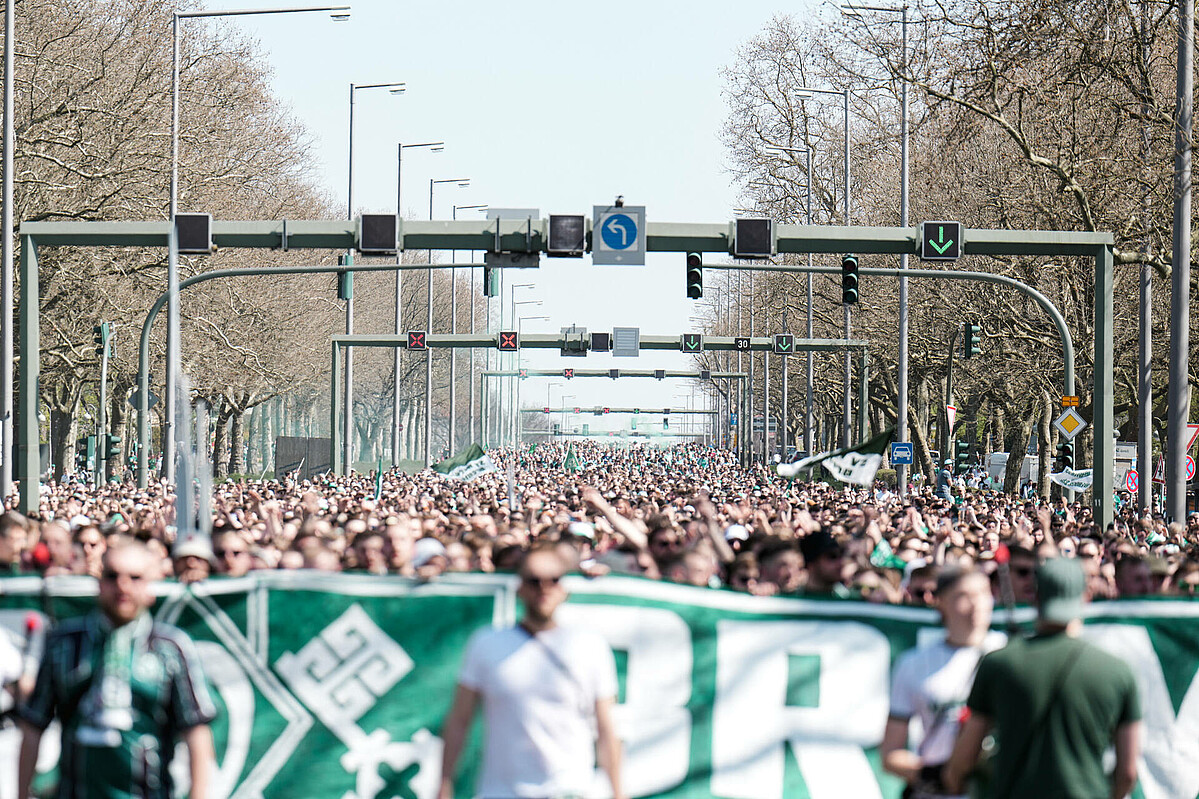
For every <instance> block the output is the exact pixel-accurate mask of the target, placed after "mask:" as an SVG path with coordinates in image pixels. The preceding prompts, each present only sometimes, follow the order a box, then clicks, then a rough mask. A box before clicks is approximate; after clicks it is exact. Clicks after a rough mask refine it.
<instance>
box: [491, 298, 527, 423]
mask: <svg viewBox="0 0 1199 799" xmlns="http://www.w3.org/2000/svg"><path fill="white" fill-rule="evenodd" d="M501 277H502V275H501ZM531 288H533V284H532V283H513V284H512V285H510V286H508V302H509V304H510V306H511V307H510V308H509V311H510V313H509V315H508V319H509V323H510V324H515V322H516V290H517V289H531ZM499 305H500V326H499V329H500V330H503V329H504V297H503V295H502V294H501V295H500V297H499ZM504 361H505V358H504V353H502V352H501V353H497V359H496V363H497V364H498V365H499V368H500V369H503V368H504ZM507 363H508V367H509V369H511V368H512V358H511V356H510V355H509V357H508V358H507ZM510 380H511V378H510ZM505 395H506V396H505ZM515 397H516V388H515V385H514V384H513V383H511V382H509V384H508V386H507V389H506V390H505V386H504V382H503V378H501V379H500V401H499V402H498V403H497V405H498V407H497V409H496V410H497V415H496V427H497V429H498V430H499V431H500V446H503V445H504V441H505V439H507V438H508V437H509V436H510V435H511V433H512V431H513V430H514V429H515V428H514V427H513V425H512V420H511V407H509V417H508V418H505V416H504V405H505V400H507V403H506V404H507V405H509V406H511V405H512V401H513V399H514V398H515Z"/></svg>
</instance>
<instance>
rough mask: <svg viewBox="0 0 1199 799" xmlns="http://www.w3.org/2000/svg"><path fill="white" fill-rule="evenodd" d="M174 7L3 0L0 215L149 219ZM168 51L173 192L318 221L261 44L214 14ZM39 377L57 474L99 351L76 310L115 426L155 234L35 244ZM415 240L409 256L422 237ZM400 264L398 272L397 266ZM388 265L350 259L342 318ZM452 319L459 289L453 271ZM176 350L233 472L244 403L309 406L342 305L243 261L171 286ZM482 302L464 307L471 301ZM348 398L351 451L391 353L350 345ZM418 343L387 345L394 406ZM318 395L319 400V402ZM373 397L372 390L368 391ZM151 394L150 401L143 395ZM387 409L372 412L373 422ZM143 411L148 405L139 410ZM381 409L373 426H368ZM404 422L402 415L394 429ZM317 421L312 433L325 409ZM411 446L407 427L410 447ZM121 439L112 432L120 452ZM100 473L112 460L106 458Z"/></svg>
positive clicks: (443, 297)
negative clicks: (8, 195)
mask: <svg viewBox="0 0 1199 799" xmlns="http://www.w3.org/2000/svg"><path fill="white" fill-rule="evenodd" d="M190 5H191V4H190V3H189V2H188V0H183V3H182V5H176V4H172V3H166V4H164V3H160V2H152V1H151V0H25V2H23V3H21V4H20V5H19V6H18V7H17V9H16V14H17V28H16V31H17V36H18V39H19V40H18V41H17V42H16V53H17V59H16V71H15V74H14V78H15V85H16V113H15V123H16V150H15V153H14V158H15V170H14V171H15V206H16V207H15V209H14V216H15V219H16V220H18V222H20V221H33V220H82V221H93V220H106V221H113V220H145V219H165V218H166V216H167V213H168V192H169V181H170V168H171V164H170V110H171V36H170V30H171V20H172V14H173V12H175V11H176V10H178V9H180V8H181V7H190ZM181 46H182V50H181V58H180V86H181V91H180V97H181V124H180V159H179V174H180V178H179V208H180V209H181V210H184V211H206V212H210V213H212V214H213V216H214V218H217V219H284V218H292V219H321V218H331V217H333V216H338V215H340V214H341V213H344V211H343V209H342V208H341V207H339V204H338V202H337V201H336V200H335V199H334V198H331V197H329V196H327V195H326V194H325V193H324V192H323V191H322V190H321V189H320V188H319V185H318V183H317V181H316V179H315V171H314V166H315V156H314V153H313V149H312V142H311V140H310V138H309V136H308V134H307V133H306V131H305V129H304V127H303V126H302V125H301V124H300V123H299V122H298V121H297V120H295V119H294V118H292V117H291V116H290V115H289V113H288V112H287V110H286V109H285V108H284V107H283V106H282V105H281V104H280V103H279V102H278V101H277V100H276V98H274V97H273V96H272V95H271V92H270V88H269V77H270V75H269V70H268V68H267V67H266V66H265V63H266V62H265V59H263V58H262V53H261V50H260V48H259V47H258V46H257V45H256V44H255V43H254V42H253V41H251V40H250V39H248V38H246V37H244V36H241V35H239V34H238V33H237V32H236V30H235V29H234V28H232V27H230V26H228V25H224V24H220V23H214V24H210V25H195V26H192V27H191V28H189V30H188V34H187V36H185V37H182V43H181ZM40 255H41V258H40V273H39V279H40V281H41V284H40V286H41V292H42V294H41V298H40V307H41V325H42V327H41V337H42V368H43V371H42V375H41V394H42V401H43V403H44V405H45V408H46V411H47V413H46V414H45V416H46V425H45V429H46V430H47V434H48V436H49V439H50V443H51V451H52V458H53V462H54V464H55V473H56V476H61V475H62V472H63V470H64V468H65V467H67V465H68V464H69V462H70V455H69V453H70V449H71V442H72V441H73V440H74V438H75V437H76V436H77V435H84V434H86V433H88V432H91V431H90V430H86V431H85V430H84V429H83V428H82V426H81V424H80V422H81V420H82V419H81V417H82V416H83V414H84V412H85V411H88V410H89V404H90V405H91V410H94V403H95V402H96V397H98V394H99V392H98V385H97V384H98V378H99V362H98V357H97V356H96V354H95V351H94V348H93V346H92V336H91V328H92V326H93V325H95V324H97V323H98V322H100V321H101V320H104V321H108V322H110V323H111V325H112V327H113V329H114V331H115V333H114V339H113V342H114V347H113V360H112V364H111V367H110V381H111V382H110V384H109V397H110V398H111V399H110V404H109V408H108V419H109V425H110V430H111V431H112V432H115V433H117V434H118V435H122V436H123V438H124V439H125V441H126V442H128V441H129V439H130V434H131V433H132V431H133V429H134V428H133V426H132V422H133V420H132V419H131V418H130V417H131V416H132V414H131V408H130V406H129V405H128V404H127V401H126V400H127V397H128V394H129V391H130V390H131V389H132V388H133V387H134V385H135V384H136V375H137V368H138V363H137V361H138V352H137V342H138V338H139V336H140V331H141V326H142V323H143V320H144V319H145V315H146V312H147V310H148V308H149V307H150V305H151V304H152V303H153V301H154V300H155V299H156V298H157V297H158V296H159V295H160V294H161V293H162V292H163V291H164V290H165V288H166V263H165V252H164V251H162V250H151V249H133V248H130V249H108V250H99V249H73V248H53V249H46V250H44V251H43V252H42V253H41V254H40ZM422 255H423V254H422ZM335 257H336V254H335V253H332V252H312V251H307V252H304V253H285V252H263V251H255V253H254V255H253V258H254V259H255V260H254V263H255V265H261V266H281V265H287V264H295V263H301V262H303V263H313V262H318V263H329V264H332V263H335V260H334V259H335ZM245 259H246V256H245V254H244V253H240V252H238V253H233V252H218V253H216V254H213V255H211V256H204V257H198V258H191V259H184V262H183V264H182V267H181V271H182V273H183V276H185V277H186V276H187V275H189V274H194V273H197V272H200V271H207V270H212V269H219V268H226V267H231V266H244V265H246V260H245ZM409 274H413V273H409ZM393 279H394V278H393V276H392V275H391V274H387V275H383V274H374V275H369V276H368V275H365V274H363V273H359V275H358V280H357V281H356V282H357V286H356V304H357V309H358V310H357V316H358V318H357V320H356V331H357V332H391V329H392V315H393V309H394V284H393V283H392V281H393ZM459 282H460V286H459V297H460V305H459V318H460V319H464V318H467V315H468V314H469V313H470V308H471V305H472V304H475V305H476V306H479V307H481V300H480V299H479V298H478V297H471V296H470V295H469V290H468V289H467V288H465V287H466V286H467V285H469V284H468V282H467V279H466V278H465V277H464V275H459ZM449 287H450V280H449V278H448V277H447V276H446V275H444V274H438V275H437V276H436V280H435V281H434V294H433V303H434V308H435V312H436V320H437V321H436V326H437V329H438V330H442V329H448V315H449V310H448V309H449ZM426 301H427V295H426V292H425V289H424V280H423V276H422V277H421V279H419V280H415V279H410V280H409V285H408V287H407V288H406V290H405V308H404V317H403V318H404V320H405V326H408V327H420V328H423V327H424V323H423V319H424V315H425V304H426ZM181 311H182V317H183V318H182V341H181V343H182V352H183V359H184V360H183V367H184V370H185V372H186V374H187V375H188V376H189V378H190V381H191V385H192V389H193V397H194V398H203V399H205V400H207V401H208V402H209V403H210V405H211V407H212V408H213V414H212V418H213V421H214V425H215V431H214V436H213V439H214V446H215V449H216V452H215V456H216V457H215V458H214V460H215V462H216V469H217V473H218V475H221V474H224V473H226V472H239V471H243V469H244V463H243V452H244V449H245V448H244V446H243V439H244V436H245V431H244V425H243V417H244V415H245V414H246V413H247V412H248V411H250V410H251V409H252V408H255V407H256V406H259V405H261V404H262V403H264V402H266V401H268V400H270V399H272V398H274V397H279V396H284V395H286V396H293V395H294V396H296V397H304V398H306V399H305V400H304V401H305V402H307V403H309V404H311V406H312V408H311V413H312V414H313V416H314V417H315V418H318V419H322V420H323V419H327V407H328V399H327V394H328V386H329V349H328V337H329V335H330V334H332V333H336V332H341V330H343V329H344V328H343V325H344V321H343V318H344V310H343V306H342V304H341V303H340V302H339V301H338V300H337V299H336V288H335V283H334V279H333V278H332V277H329V276H325V277H321V276H309V277H301V276H292V277H287V278H285V279H279V278H262V277H246V278H237V279H228V280H222V281H211V282H206V283H203V284H200V285H197V286H196V287H194V288H191V289H189V290H188V291H187V292H185V294H184V296H183V299H182V302H181ZM482 313H483V311H482V310H476V314H477V315H481V314H482ZM164 338H165V322H164V321H160V323H159V324H158V325H156V327H155V330H154V331H153V336H152V339H151V342H152V346H151V351H152V364H151V368H152V373H153V374H154V375H156V376H159V377H156V378H155V379H154V381H153V385H155V386H156V388H155V390H156V392H158V393H161V390H160V389H158V388H157V386H159V385H160V384H161V378H160V376H161V375H162V373H163V371H164V364H163V358H164V352H165V341H164ZM358 358H359V361H358V362H359V364H360V365H359V368H358V370H357V373H356V399H355V412H356V414H357V413H361V419H362V420H363V421H362V425H361V428H362V429H360V436H361V443H360V445H359V450H360V451H361V452H363V453H371V454H375V453H378V452H379V451H380V442H381V441H383V440H385V441H388V442H389V441H390V418H391V413H390V403H391V396H392V391H393V388H392V387H393V386H394V384H395V380H396V376H395V374H394V370H393V368H392V366H391V363H392V359H391V354H390V352H387V353H384V352H382V351H377V350H376V351H365V352H360V353H359V355H358ZM442 360H443V359H440V358H439V359H437V360H436V362H435V364H436V367H437V368H436V370H435V373H434V387H435V389H436V391H435V394H434V406H435V410H440V409H441V408H442V407H443V406H444V405H445V404H446V400H447V397H448V390H447V385H448V369H447V368H446V366H445V364H444V363H443V362H442ZM423 371H424V366H423V361H421V362H418V359H416V358H408V359H405V367H404V369H403V371H402V373H401V374H400V375H399V381H400V391H399V394H400V399H401V403H402V405H403V407H404V409H405V410H404V413H405V414H408V415H412V414H413V413H414V412H415V408H416V407H417V405H418V403H423ZM321 403H323V407H324V412H321V409H320V408H319V407H318V406H320V405H321ZM384 405H385V406H386V408H384ZM160 409H161V406H160V407H159V408H156V412H157V411H158V410H160ZM384 420H385V421H384ZM155 421H157V420H155ZM384 427H385V428H386V429H384ZM418 427H419V425H416V424H410V425H407V426H406V429H407V431H408V434H409V435H411V433H412V431H415V430H416V429H417V428H418ZM321 432H323V433H326V434H327V432H328V431H327V423H325V424H324V426H323V428H322V429H321ZM414 446H415V444H414V443H413V440H409V441H408V442H407V444H406V447H407V450H408V451H409V452H412V451H414ZM127 451H128V450H127ZM110 468H111V469H113V470H114V471H116V470H118V469H119V468H120V464H117V463H110Z"/></svg>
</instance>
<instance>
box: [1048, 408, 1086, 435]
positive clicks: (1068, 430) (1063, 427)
mask: <svg viewBox="0 0 1199 799" xmlns="http://www.w3.org/2000/svg"><path fill="white" fill-rule="evenodd" d="M1053 426H1054V427H1056V428H1057V429H1058V431H1059V432H1060V433H1061V434H1062V435H1063V436H1065V437H1066V440H1071V439H1073V438H1074V437H1075V436H1076V435H1078V434H1079V433H1081V432H1082V429H1083V428H1084V427H1086V426H1087V422H1086V420H1085V419H1083V418H1082V417H1081V416H1079V415H1078V411H1076V410H1074V409H1073V408H1067V409H1066V412H1065V413H1063V414H1062V415H1061V416H1059V417H1057V418H1056V419H1054V420H1053Z"/></svg>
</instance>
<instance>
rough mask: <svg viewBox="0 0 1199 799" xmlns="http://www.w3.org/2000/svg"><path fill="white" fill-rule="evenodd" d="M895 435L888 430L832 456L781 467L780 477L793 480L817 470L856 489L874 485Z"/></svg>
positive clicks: (818, 456)
mask: <svg viewBox="0 0 1199 799" xmlns="http://www.w3.org/2000/svg"><path fill="white" fill-rule="evenodd" d="M894 435H895V428H894V427H888V428H887V429H886V430H884V431H883V432H881V433H879V434H878V435H877V436H875V437H874V438H872V439H870V440H869V441H867V442H865V443H863V444H859V445H858V446H856V447H846V448H845V449H837V450H833V451H832V452H822V453H820V454H819V455H813V456H812V457H810V458H804V459H803V460H801V461H796V462H795V463H780V464H779V465H778V469H777V471H778V474H779V476H780V477H787V478H794V477H795V476H796V475H798V474H800V473H801V472H806V471H807V470H809V469H812V468H814V467H816V466H819V467H821V468H823V469H824V470H825V471H826V472H828V473H829V475H830V476H832V478H833V479H834V480H837V481H838V482H842V483H854V484H856V485H864V486H868V485H874V475H875V473H876V472H877V471H878V468H879V467H880V466H882V465H883V453H884V452H886V451H887V445H888V444H890V443H891V438H892V437H893V436H894Z"/></svg>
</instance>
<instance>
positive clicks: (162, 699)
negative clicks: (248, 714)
mask: <svg viewBox="0 0 1199 799" xmlns="http://www.w3.org/2000/svg"><path fill="white" fill-rule="evenodd" d="M157 577H158V563H157V561H156V559H155V558H154V557H153V555H152V554H151V553H150V551H149V550H148V549H147V548H146V547H145V546H144V545H143V544H141V543H139V542H137V541H133V540H132V539H130V540H128V541H123V542H120V543H118V544H117V545H115V546H113V547H110V548H109V549H108V551H107V552H106V553H105V555H104V561H103V571H102V573H101V575H100V593H99V597H98V600H97V605H98V608H97V609H96V610H94V611H93V612H91V613H90V614H88V615H86V616H83V617H81V618H76V619H69V620H67V621H65V622H62V623H61V624H59V625H58V627H57V628H56V629H55V630H53V631H52V632H51V633H50V634H49V635H48V636H47V639H46V648H45V654H44V655H43V657H42V662H41V666H40V668H39V670H38V676H37V683H36V686H35V687H34V689H33V693H32V694H31V695H30V696H29V697H28V698H27V699H26V701H25V702H24V703H23V704H22V705H21V706H20V708H19V709H18V716H19V718H20V721H21V728H22V730H23V733H24V739H23V741H22V744H21V760H20V775H19V784H18V791H19V793H18V796H19V797H20V799H27V797H28V795H29V784H30V780H31V779H32V777H33V770H34V766H35V765H36V763H37V752H38V747H39V745H40V743H41V737H42V732H43V731H44V730H45V729H46V727H47V726H48V725H49V724H50V722H51V720H53V719H54V718H55V717H57V718H58V719H59V721H61V722H62V756H61V758H60V759H59V763H58V767H59V777H60V779H59V786H58V797H59V798H60V799H85V798H87V799H90V798H91V797H97V798H101V799H118V798H121V799H123V798H124V797H134V796H136V797H139V798H140V797H144V799H169V798H170V797H171V796H172V790H171V788H172V786H171V778H170V774H169V771H168V767H169V766H170V763H171V758H172V756H173V755H174V751H175V743H176V740H177V739H181V740H182V741H183V742H185V743H186V744H187V748H188V752H189V761H190V762H189V765H190V771H191V797H192V799H202V798H203V797H205V796H207V793H208V785H209V781H210V777H211V772H212V770H213V760H214V758H213V745H212V734H211V732H210V730H209V727H208V725H209V723H210V722H211V721H212V720H213V718H214V717H215V716H216V710H215V707H214V705H213V703H212V698H211V697H210V696H209V693H208V688H207V685H206V683H205V682H204V677H203V674H202V673H201V671H200V667H199V661H198V659H197V657H196V651H195V647H194V645H193V644H192V642H191V640H190V639H189V638H188V637H187V636H186V635H185V634H184V633H183V632H181V631H180V630H178V629H176V628H174V627H172V626H170V625H167V624H161V623H159V622H156V621H154V620H153V619H152V618H151V616H150V614H149V612H148V610H149V608H150V606H151V605H152V604H153V603H154V593H153V591H152V585H153V581H154V580H155V579H156V578H157Z"/></svg>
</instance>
